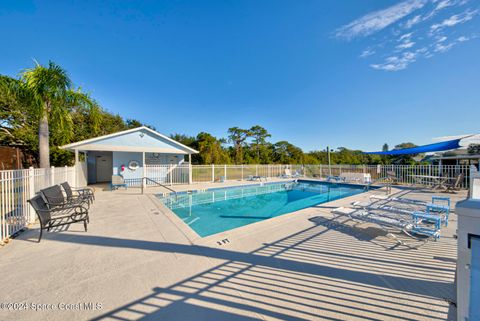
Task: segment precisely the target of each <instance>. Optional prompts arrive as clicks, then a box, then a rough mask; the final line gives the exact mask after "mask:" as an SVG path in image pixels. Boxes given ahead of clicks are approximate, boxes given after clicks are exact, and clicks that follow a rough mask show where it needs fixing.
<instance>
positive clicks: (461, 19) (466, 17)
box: [430, 10, 478, 32]
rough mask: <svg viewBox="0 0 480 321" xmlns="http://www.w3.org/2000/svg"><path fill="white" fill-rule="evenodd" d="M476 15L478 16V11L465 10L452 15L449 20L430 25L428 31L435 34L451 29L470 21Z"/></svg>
mask: <svg viewBox="0 0 480 321" xmlns="http://www.w3.org/2000/svg"><path fill="white" fill-rule="evenodd" d="M476 14H478V10H467V11H465V12H463V13H461V14H456V15H453V16H451V17H450V18H448V19H445V20H443V21H442V22H441V23H435V24H433V25H431V26H430V31H432V32H437V31H439V30H442V29H443V28H446V27H453V26H455V25H458V24H460V23H465V22H467V21H470V20H472V19H473V17H475V15H476Z"/></svg>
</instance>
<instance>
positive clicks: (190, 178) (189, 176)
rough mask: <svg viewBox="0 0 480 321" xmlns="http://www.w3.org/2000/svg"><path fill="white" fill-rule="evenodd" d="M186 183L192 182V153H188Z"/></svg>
mask: <svg viewBox="0 0 480 321" xmlns="http://www.w3.org/2000/svg"><path fill="white" fill-rule="evenodd" d="M188 184H192V154H188Z"/></svg>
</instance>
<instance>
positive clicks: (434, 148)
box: [364, 137, 464, 155]
mask: <svg viewBox="0 0 480 321" xmlns="http://www.w3.org/2000/svg"><path fill="white" fill-rule="evenodd" d="M463 138H464V137H463ZM463 138H459V139H454V140H448V141H446V142H440V143H435V144H429V145H423V146H417V147H412V148H404V149H394V150H389V151H386V152H366V153H364V154H375V155H408V154H420V153H428V152H440V151H444V150H450V149H456V148H459V147H460V140H461V139H463Z"/></svg>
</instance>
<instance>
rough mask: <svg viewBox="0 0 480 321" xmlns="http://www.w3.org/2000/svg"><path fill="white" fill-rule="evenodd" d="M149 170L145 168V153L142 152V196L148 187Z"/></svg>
mask: <svg viewBox="0 0 480 321" xmlns="http://www.w3.org/2000/svg"><path fill="white" fill-rule="evenodd" d="M146 171H147V168H146V167H145V152H142V194H143V190H144V189H145V188H146V187H147V180H146V179H145V177H146Z"/></svg>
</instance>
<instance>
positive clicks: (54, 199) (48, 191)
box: [40, 185, 90, 209]
mask: <svg viewBox="0 0 480 321" xmlns="http://www.w3.org/2000/svg"><path fill="white" fill-rule="evenodd" d="M40 194H41V195H42V197H43V199H44V201H45V203H46V204H47V205H48V207H50V208H55V207H66V206H71V205H78V204H80V205H83V206H85V207H86V208H87V209H88V208H89V207H90V202H89V201H88V199H85V198H83V197H74V196H73V195H72V196H71V197H70V198H68V197H65V195H63V191H62V188H61V187H60V185H53V186H50V187H47V188H44V189H42V190H40Z"/></svg>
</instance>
